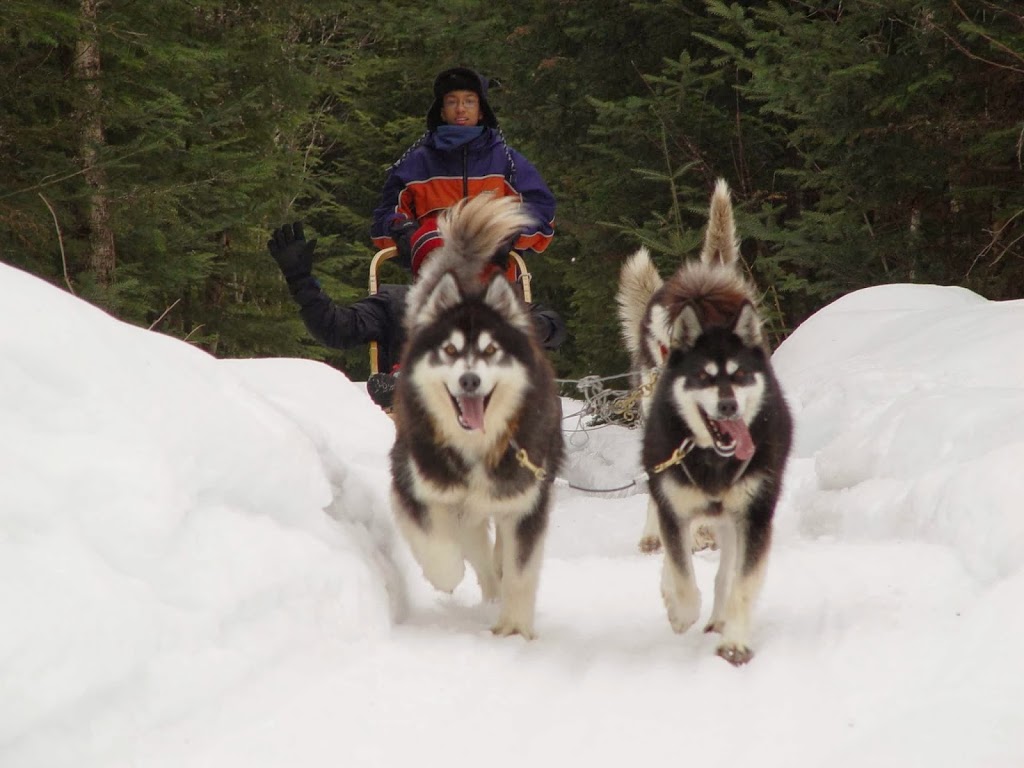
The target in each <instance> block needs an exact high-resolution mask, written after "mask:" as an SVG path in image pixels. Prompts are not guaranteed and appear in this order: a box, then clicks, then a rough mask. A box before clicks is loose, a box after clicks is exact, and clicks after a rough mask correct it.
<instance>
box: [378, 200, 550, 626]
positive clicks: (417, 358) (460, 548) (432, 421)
mask: <svg viewBox="0 0 1024 768" xmlns="http://www.w3.org/2000/svg"><path fill="white" fill-rule="evenodd" d="M529 223H530V219H529V216H528V214H527V213H525V211H524V210H523V209H522V208H521V206H520V205H519V203H518V202H517V201H516V200H515V199H513V198H492V197H490V196H485V195H481V196H477V197H474V198H470V199H468V200H464V201H462V202H460V203H458V204H457V205H455V206H453V207H452V208H451V209H449V211H448V212H447V214H445V215H444V216H442V217H441V219H440V222H439V229H440V232H441V235H442V237H443V239H444V243H445V244H444V246H443V247H442V248H439V249H438V250H436V251H434V253H433V254H431V258H430V259H429V260H428V261H427V262H426V264H425V265H424V267H423V269H422V270H421V271H420V275H419V279H418V281H417V282H416V283H415V284H414V285H413V287H412V289H411V290H410V291H409V297H408V304H407V307H406V314H405V323H406V328H407V331H408V341H407V343H406V347H405V350H404V352H403V355H402V364H401V373H400V375H399V376H398V384H397V386H396V390H395V426H396V437H395V444H394V447H393V448H392V451H391V475H392V502H393V506H394V509H395V514H396V517H397V520H398V525H399V528H400V530H401V531H402V533H403V535H404V537H405V539H406V540H407V541H408V543H409V546H410V549H411V550H412V553H413V555H414V557H415V558H416V560H417V562H418V563H419V565H420V567H421V568H422V569H423V575H424V576H425V577H426V578H427V580H428V581H429V582H430V583H431V584H432V585H433V586H434V587H435V588H437V589H439V590H442V591H444V592H451V591H452V590H453V589H455V587H456V586H457V585H458V584H459V583H460V582H461V581H462V577H463V574H464V572H465V561H469V564H470V565H471V566H472V567H473V569H474V570H475V571H476V576H477V580H478V581H479V583H480V589H481V591H482V592H483V597H484V599H485V600H495V599H500V613H499V617H498V621H497V623H496V624H495V625H494V626H493V627H492V631H493V632H494V633H495V634H497V635H513V634H520V635H523V636H524V637H526V638H532V637H533V636H534V626H533V625H534V606H535V602H536V595H537V584H538V579H539V576H540V566H541V558H542V555H543V546H544V537H545V533H546V530H547V525H548V507H549V504H550V499H551V485H552V481H553V480H554V477H555V474H556V473H557V472H558V469H559V466H560V464H561V461H562V455H563V450H564V448H563V443H562V431H561V403H560V400H559V399H558V391H557V388H556V385H555V380H554V372H553V370H552V368H551V364H550V363H549V362H548V360H547V358H546V356H545V354H544V352H543V350H542V349H541V347H540V345H539V343H538V342H537V340H536V338H535V336H534V329H533V325H532V322H531V320H530V316H529V314H528V311H527V308H526V305H525V304H524V303H523V301H522V299H521V298H520V297H519V294H518V293H517V292H516V290H515V289H514V288H513V287H512V286H511V285H510V284H509V283H508V281H507V280H506V279H505V278H504V277H503V276H501V275H496V276H494V277H493V278H492V279H490V280H488V281H486V282H484V281H482V279H481V274H482V273H483V271H484V270H485V267H486V266H487V264H488V262H489V260H490V257H491V255H492V254H493V253H494V252H495V251H496V250H497V249H498V247H499V246H500V245H501V244H502V243H504V242H507V241H508V240H509V239H510V238H512V237H514V236H515V235H516V234H517V233H518V232H519V231H520V229H521V228H522V227H523V226H525V225H527V224H529ZM492 520H493V521H494V525H495V538H494V543H493V544H492V542H491V536H490V525H491V521H492Z"/></svg>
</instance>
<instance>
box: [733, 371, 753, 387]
mask: <svg viewBox="0 0 1024 768" xmlns="http://www.w3.org/2000/svg"><path fill="white" fill-rule="evenodd" d="M732 380H733V381H734V382H736V383H737V384H750V383H751V382H753V380H754V374H753V373H751V372H750V371H748V370H747V369H746V368H738V369H737V370H736V373H734V374H733V375H732Z"/></svg>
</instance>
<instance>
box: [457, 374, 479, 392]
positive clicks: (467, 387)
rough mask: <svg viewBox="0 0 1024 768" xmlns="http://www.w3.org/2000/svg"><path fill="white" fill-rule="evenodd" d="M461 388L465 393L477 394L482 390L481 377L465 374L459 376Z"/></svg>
mask: <svg viewBox="0 0 1024 768" xmlns="http://www.w3.org/2000/svg"><path fill="white" fill-rule="evenodd" d="M459 386H460V387H462V391H463V392H466V393H470V392H476V391H477V390H478V389H479V388H480V377H479V376H477V375H476V374H475V373H464V374H462V375H461V376H459Z"/></svg>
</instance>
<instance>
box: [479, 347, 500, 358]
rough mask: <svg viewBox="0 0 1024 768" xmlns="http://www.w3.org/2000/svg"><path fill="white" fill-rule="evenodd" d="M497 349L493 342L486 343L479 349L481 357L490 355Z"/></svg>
mask: <svg viewBox="0 0 1024 768" xmlns="http://www.w3.org/2000/svg"><path fill="white" fill-rule="evenodd" d="M497 351H498V348H497V347H496V346H494V345H493V344H488V345H487V346H486V347H484V348H483V350H481V352H480V355H481V356H482V357H491V356H492V355H493V354H494V353H495V352H497Z"/></svg>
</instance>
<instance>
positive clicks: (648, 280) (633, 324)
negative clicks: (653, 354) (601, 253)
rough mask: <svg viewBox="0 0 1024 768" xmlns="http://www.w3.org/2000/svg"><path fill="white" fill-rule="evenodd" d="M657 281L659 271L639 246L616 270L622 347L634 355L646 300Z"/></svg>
mask: <svg viewBox="0 0 1024 768" xmlns="http://www.w3.org/2000/svg"><path fill="white" fill-rule="evenodd" d="M661 285H662V280H661V275H659V274H658V270H657V268H656V267H655V266H654V263H653V262H652V261H651V254H650V251H648V250H647V248H646V247H644V246H641V247H640V249H639V250H637V252H636V253H634V254H633V255H632V256H630V257H629V258H628V259H627V260H626V263H625V264H623V265H622V270H621V271H620V273H619V291H618V293H616V294H615V300H616V302H617V303H618V305H619V322H620V323H621V325H622V338H623V340H624V341H625V342H626V349H628V350H629V352H630V354H631V355H633V356H634V357H636V356H637V355H638V354H640V348H641V344H642V339H643V320H644V313H645V312H646V311H647V303H648V302H649V301H650V300H651V296H652V295H653V294H654V292H655V291H656V290H658V289H659V288H661Z"/></svg>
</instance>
